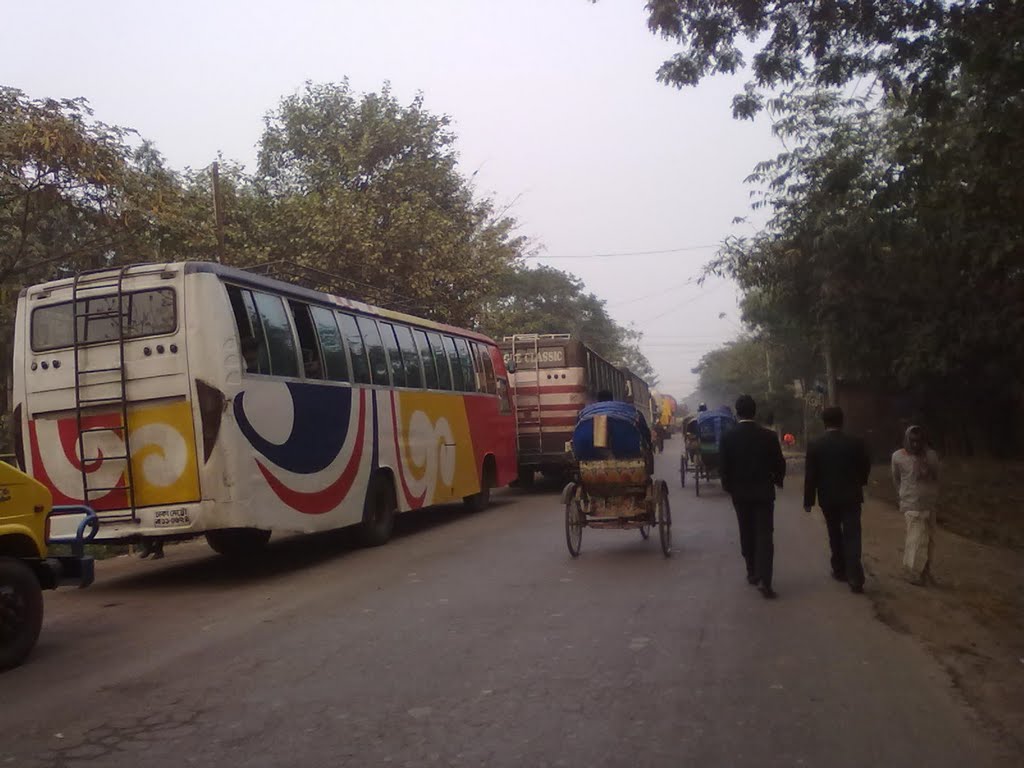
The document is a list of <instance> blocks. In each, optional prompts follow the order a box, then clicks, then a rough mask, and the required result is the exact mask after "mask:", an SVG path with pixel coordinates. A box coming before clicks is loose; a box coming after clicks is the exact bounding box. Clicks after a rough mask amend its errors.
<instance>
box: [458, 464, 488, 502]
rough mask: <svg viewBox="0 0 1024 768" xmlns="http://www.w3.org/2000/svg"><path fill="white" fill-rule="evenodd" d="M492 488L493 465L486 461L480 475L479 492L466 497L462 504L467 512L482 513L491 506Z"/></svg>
mask: <svg viewBox="0 0 1024 768" xmlns="http://www.w3.org/2000/svg"><path fill="white" fill-rule="evenodd" d="M493 487H494V465H493V464H492V463H491V461H490V460H489V459H488V461H487V462H486V463H485V464H484V468H483V471H482V472H481V473H480V491H479V492H478V493H474V494H473V495H472V496H466V497H465V498H464V499H463V500H462V503H463V505H465V507H466V510H467V511H468V512H483V511H484V510H485V509H487V508H488V507H489V506H490V505H491V488H493Z"/></svg>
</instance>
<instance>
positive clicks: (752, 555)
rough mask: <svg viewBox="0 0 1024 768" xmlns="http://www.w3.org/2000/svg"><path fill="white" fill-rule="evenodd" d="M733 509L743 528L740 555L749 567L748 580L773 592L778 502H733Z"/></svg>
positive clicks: (738, 500) (739, 500)
mask: <svg viewBox="0 0 1024 768" xmlns="http://www.w3.org/2000/svg"><path fill="white" fill-rule="evenodd" d="M732 505H733V507H734V508H735V509H736V519H737V521H739V525H740V551H741V552H742V553H743V559H744V560H745V561H746V563H747V578H748V579H750V580H751V581H754V582H757V583H760V584H761V585H762V586H763V587H768V588H771V586H772V567H773V564H774V560H775V542H774V530H775V502H774V501H744V500H741V499H736V498H734V499H733V500H732Z"/></svg>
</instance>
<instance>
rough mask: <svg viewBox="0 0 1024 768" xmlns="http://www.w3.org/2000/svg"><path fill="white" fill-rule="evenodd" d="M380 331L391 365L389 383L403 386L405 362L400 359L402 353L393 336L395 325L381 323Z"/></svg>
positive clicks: (396, 339)
mask: <svg viewBox="0 0 1024 768" xmlns="http://www.w3.org/2000/svg"><path fill="white" fill-rule="evenodd" d="M380 333H381V336H383V337H384V349H386V350H387V353H388V362H389V363H390V365H391V384H392V386H395V387H404V386H405V362H404V361H403V360H402V353H401V351H400V350H399V349H398V338H397V337H396V336H395V326H393V325H392V324H391V323H381V324H380Z"/></svg>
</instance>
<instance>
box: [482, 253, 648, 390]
mask: <svg viewBox="0 0 1024 768" xmlns="http://www.w3.org/2000/svg"><path fill="white" fill-rule="evenodd" d="M604 305H605V303H604V301H603V300H601V299H599V298H598V297H597V296H595V295H594V294H593V293H588V292H587V291H586V290H585V288H584V285H583V282H582V281H581V280H579V278H577V277H574V276H573V275H570V274H569V273H567V272H563V271H561V270H559V269H555V268H554V267H548V266H538V267H534V268H533V269H526V268H519V269H514V270H508V271H506V272H504V273H502V274H501V276H500V277H499V280H498V285H497V287H496V290H495V293H494V296H493V297H492V298H491V300H490V301H488V302H487V303H486V304H485V305H484V311H483V313H482V315H481V325H482V329H483V331H484V333H487V334H490V335H491V336H494V337H496V338H501V337H502V336H507V335H512V334H514V333H571V334H572V335H573V336H575V337H577V338H579V339H581V340H582V341H584V342H585V343H587V344H589V345H590V346H591V347H593V349H594V350H595V351H596V352H597V353H598V354H599V355H601V356H602V357H604V358H605V359H607V360H609V361H610V362H612V363H615V364H616V365H620V366H624V367H626V368H629V369H630V370H631V371H633V373H635V374H637V375H638V376H640V377H641V378H643V379H645V380H646V381H647V382H648V384H650V385H651V386H654V385H655V384H656V383H657V376H655V373H654V369H653V368H652V366H651V364H650V361H649V360H648V359H647V358H646V357H645V356H644V354H643V352H641V351H640V348H639V342H640V339H641V335H640V334H639V333H638V332H636V331H634V330H632V329H629V328H624V327H622V326H621V325H619V324H618V323H616V322H615V321H614V320H613V319H612V318H611V317H610V316H609V315H608V312H607V310H606V309H605V306H604Z"/></svg>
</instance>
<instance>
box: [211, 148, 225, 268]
mask: <svg viewBox="0 0 1024 768" xmlns="http://www.w3.org/2000/svg"><path fill="white" fill-rule="evenodd" d="M211 171H212V174H213V226H214V230H215V231H216V233H217V263H218V264H223V263H224V212H223V210H222V205H221V199H220V164H219V163H218V162H217V161H216V160H215V161H214V162H213V165H212V166H211Z"/></svg>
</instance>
